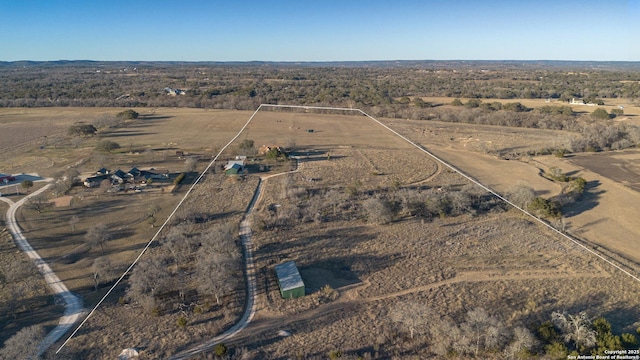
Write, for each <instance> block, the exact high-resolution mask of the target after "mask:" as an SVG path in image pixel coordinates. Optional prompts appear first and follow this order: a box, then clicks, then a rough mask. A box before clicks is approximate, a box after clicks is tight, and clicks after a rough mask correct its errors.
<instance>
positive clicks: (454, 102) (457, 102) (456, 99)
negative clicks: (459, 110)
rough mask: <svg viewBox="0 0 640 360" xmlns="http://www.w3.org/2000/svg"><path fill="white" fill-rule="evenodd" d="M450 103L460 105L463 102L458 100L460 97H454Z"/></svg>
mask: <svg viewBox="0 0 640 360" xmlns="http://www.w3.org/2000/svg"><path fill="white" fill-rule="evenodd" d="M451 105H453V106H462V105H463V104H462V101H460V99H458V98H455V99H453V101H452V102H451Z"/></svg>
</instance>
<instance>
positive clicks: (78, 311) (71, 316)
mask: <svg viewBox="0 0 640 360" xmlns="http://www.w3.org/2000/svg"><path fill="white" fill-rule="evenodd" d="M50 186H51V184H48V185H46V186H44V187H42V188H40V189H38V190H37V191H34V192H33V193H32V194H30V195H29V196H26V197H24V198H22V199H21V200H19V201H18V202H15V203H14V202H13V201H11V200H10V199H8V198H5V197H0V199H1V200H3V201H4V202H6V203H8V204H10V207H9V210H7V216H6V223H7V228H8V229H9V232H11V235H12V236H13V239H14V241H15V243H16V245H17V246H18V247H19V248H20V250H22V251H23V252H24V253H25V254H27V256H29V258H31V259H32V260H33V261H34V262H35V263H36V266H37V267H38V271H40V273H41V274H42V275H43V276H44V280H45V281H46V282H47V284H48V285H49V287H50V288H51V290H53V293H54V295H55V296H58V297H59V298H60V299H61V300H62V301H63V302H64V304H65V305H64V308H65V309H64V315H63V316H62V317H61V318H60V321H59V323H58V326H56V327H55V328H54V329H53V330H51V332H50V333H49V334H47V336H46V337H45V338H44V340H43V341H42V343H40V351H39V353H40V354H42V353H44V352H45V351H46V350H47V349H48V348H49V347H50V346H51V345H53V343H55V342H56V341H57V340H58V339H60V338H61V337H62V335H64V333H65V332H67V331H68V330H69V329H70V328H71V327H72V326H73V324H74V323H75V322H76V321H78V320H79V319H80V317H81V316H82V314H83V310H82V300H81V299H80V298H79V297H78V296H76V295H74V294H72V293H71V292H70V291H69V289H67V287H66V286H65V285H64V283H63V282H62V281H60V279H59V278H58V276H56V274H55V273H54V272H53V270H51V267H49V265H48V264H47V263H46V262H45V261H44V260H42V258H41V257H40V255H39V254H38V253H37V252H36V251H35V250H33V248H32V247H31V245H30V244H29V243H28V242H27V239H26V238H25V237H24V235H23V234H22V230H21V229H20V226H18V222H17V221H16V211H17V210H18V208H19V207H20V206H22V205H23V204H24V203H25V202H26V201H27V199H29V198H30V197H32V196H36V195H38V194H40V193H42V192H43V191H45V190H47V189H48V188H49V187H50Z"/></svg>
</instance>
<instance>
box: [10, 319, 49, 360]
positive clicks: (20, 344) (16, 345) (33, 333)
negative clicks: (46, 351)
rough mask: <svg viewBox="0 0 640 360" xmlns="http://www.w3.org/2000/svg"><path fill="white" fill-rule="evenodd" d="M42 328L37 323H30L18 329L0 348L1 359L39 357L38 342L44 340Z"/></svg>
mask: <svg viewBox="0 0 640 360" xmlns="http://www.w3.org/2000/svg"><path fill="white" fill-rule="evenodd" d="M44 336H45V333H44V330H43V329H42V327H41V326H39V325H32V326H29V327H26V328H23V329H22V330H20V331H18V333H16V334H15V335H13V336H12V337H10V338H9V339H8V340H7V341H5V343H4V347H3V348H2V349H0V358H2V359H28V360H35V359H38V358H39V352H40V350H41V349H40V343H41V342H42V340H44Z"/></svg>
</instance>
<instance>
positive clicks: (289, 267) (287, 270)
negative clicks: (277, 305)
mask: <svg viewBox="0 0 640 360" xmlns="http://www.w3.org/2000/svg"><path fill="white" fill-rule="evenodd" d="M276 275H277V276H278V286H280V295H282V297H283V298H285V299H291V298H298V297H302V296H304V282H303V281H302V277H300V272H298V267H296V263H295V262H293V261H287V262H286V263H282V264H280V265H276Z"/></svg>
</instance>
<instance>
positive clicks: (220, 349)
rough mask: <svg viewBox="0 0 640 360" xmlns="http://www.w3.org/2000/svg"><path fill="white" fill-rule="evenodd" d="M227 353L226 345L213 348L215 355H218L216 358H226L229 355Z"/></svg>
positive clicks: (220, 344) (221, 344) (217, 345)
mask: <svg viewBox="0 0 640 360" xmlns="http://www.w3.org/2000/svg"><path fill="white" fill-rule="evenodd" d="M227 352H228V349H227V345H225V344H224V343H219V344H216V346H215V347H214V348H213V353H214V354H216V356H220V357H222V356H225V355H227Z"/></svg>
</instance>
